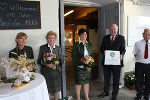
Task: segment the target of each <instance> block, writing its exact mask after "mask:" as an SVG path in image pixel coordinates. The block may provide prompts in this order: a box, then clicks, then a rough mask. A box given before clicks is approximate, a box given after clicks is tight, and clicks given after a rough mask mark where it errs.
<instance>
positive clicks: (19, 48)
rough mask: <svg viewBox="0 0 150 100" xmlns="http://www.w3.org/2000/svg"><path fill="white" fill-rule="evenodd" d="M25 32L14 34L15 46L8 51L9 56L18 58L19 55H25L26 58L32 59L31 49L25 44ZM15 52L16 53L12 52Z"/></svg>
mask: <svg viewBox="0 0 150 100" xmlns="http://www.w3.org/2000/svg"><path fill="white" fill-rule="evenodd" d="M26 40H27V34H26V33H23V32H20V33H18V34H17V35H16V43H17V45H16V47H15V48H14V49H13V50H11V51H10V52H9V58H18V56H20V55H25V54H26V56H27V58H28V59H34V55H33V50H32V48H31V47H30V46H26ZM14 53H16V54H17V55H16V54H14Z"/></svg>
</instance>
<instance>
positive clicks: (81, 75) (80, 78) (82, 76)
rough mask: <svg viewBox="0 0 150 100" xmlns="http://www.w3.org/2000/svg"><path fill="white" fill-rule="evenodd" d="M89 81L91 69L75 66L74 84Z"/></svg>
mask: <svg viewBox="0 0 150 100" xmlns="http://www.w3.org/2000/svg"><path fill="white" fill-rule="evenodd" d="M90 81H91V70H90V71H89V70H86V69H84V68H79V67H75V84H77V85H83V84H87V83H89V82H90Z"/></svg>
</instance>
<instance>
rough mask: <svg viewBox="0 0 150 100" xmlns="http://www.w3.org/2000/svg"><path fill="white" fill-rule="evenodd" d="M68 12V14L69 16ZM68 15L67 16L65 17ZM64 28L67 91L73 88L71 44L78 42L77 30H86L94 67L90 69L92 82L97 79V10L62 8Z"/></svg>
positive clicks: (74, 7) (75, 7)
mask: <svg viewBox="0 0 150 100" xmlns="http://www.w3.org/2000/svg"><path fill="white" fill-rule="evenodd" d="M69 12H70V14H69ZM67 13H68V15H67ZM64 23H65V25H64V27H65V65H66V87H67V90H69V89H70V88H71V89H72V88H74V85H75V84H74V66H73V61H72V58H71V53H72V47H73V44H74V43H75V42H77V41H79V36H78V33H77V32H78V30H79V29H80V28H85V29H87V35H88V38H87V41H88V42H91V43H92V45H93V51H94V59H95V67H94V68H92V80H96V79H97V78H98V61H99V59H98V49H99V44H98V43H99V42H98V40H99V33H98V8H89V7H80V6H64Z"/></svg>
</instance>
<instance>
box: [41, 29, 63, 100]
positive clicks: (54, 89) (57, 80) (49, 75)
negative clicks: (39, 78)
mask: <svg viewBox="0 0 150 100" xmlns="http://www.w3.org/2000/svg"><path fill="white" fill-rule="evenodd" d="M45 38H46V40H47V43H46V44H44V45H42V46H40V51H39V57H38V64H40V65H41V73H42V75H43V76H44V77H45V79H46V83H47V87H48V93H49V95H50V94H54V100H58V96H59V92H60V91H61V62H62V55H61V54H62V53H61V47H59V46H57V45H55V41H56V38H57V35H56V33H55V32H53V31H49V32H47V34H46V36H45ZM45 54H48V55H50V54H55V55H56V61H55V63H54V64H52V63H50V64H47V63H44V62H43V56H44V55H45Z"/></svg>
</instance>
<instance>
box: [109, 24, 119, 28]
mask: <svg viewBox="0 0 150 100" xmlns="http://www.w3.org/2000/svg"><path fill="white" fill-rule="evenodd" d="M112 26H115V27H117V28H118V25H117V24H111V25H110V26H109V27H112Z"/></svg>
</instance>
